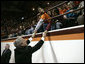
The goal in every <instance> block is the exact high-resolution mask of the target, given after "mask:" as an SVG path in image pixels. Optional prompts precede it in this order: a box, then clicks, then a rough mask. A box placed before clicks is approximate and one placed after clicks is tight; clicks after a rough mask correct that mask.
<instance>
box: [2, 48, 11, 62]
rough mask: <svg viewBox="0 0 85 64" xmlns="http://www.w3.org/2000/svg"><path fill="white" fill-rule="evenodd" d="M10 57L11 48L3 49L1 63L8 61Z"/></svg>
mask: <svg viewBox="0 0 85 64" xmlns="http://www.w3.org/2000/svg"><path fill="white" fill-rule="evenodd" d="M10 57H11V50H10V49H8V50H4V51H3V53H2V56H1V63H9V60H10Z"/></svg>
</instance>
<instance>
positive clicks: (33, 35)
mask: <svg viewBox="0 0 85 64" xmlns="http://www.w3.org/2000/svg"><path fill="white" fill-rule="evenodd" d="M36 32H37V31H34V33H33V34H32V38H34V37H35V35H36ZM46 34H47V30H45V31H44V32H43V35H42V37H44V38H45V37H46Z"/></svg>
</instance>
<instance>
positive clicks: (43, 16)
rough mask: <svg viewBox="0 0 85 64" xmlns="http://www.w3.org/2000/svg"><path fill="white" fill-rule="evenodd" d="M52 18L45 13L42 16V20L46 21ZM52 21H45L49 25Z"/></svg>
mask: <svg viewBox="0 0 85 64" xmlns="http://www.w3.org/2000/svg"><path fill="white" fill-rule="evenodd" d="M50 18H51V17H50V16H49V15H48V14H47V13H44V14H43V15H41V17H40V19H43V20H46V19H50ZM49 22H50V20H47V21H44V23H49Z"/></svg>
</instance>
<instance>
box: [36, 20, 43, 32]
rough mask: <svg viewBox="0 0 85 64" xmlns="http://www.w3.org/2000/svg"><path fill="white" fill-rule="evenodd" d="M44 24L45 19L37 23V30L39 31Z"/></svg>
mask: <svg viewBox="0 0 85 64" xmlns="http://www.w3.org/2000/svg"><path fill="white" fill-rule="evenodd" d="M42 24H43V19H40V20H39V22H38V23H37V26H36V28H35V30H36V31H37V30H38V29H39V28H40V26H41V25H42Z"/></svg>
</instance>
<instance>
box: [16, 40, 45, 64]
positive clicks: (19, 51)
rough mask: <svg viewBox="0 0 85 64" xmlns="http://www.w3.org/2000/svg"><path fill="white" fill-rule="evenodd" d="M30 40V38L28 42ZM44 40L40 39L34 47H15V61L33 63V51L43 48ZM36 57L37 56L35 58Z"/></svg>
mask: <svg viewBox="0 0 85 64" xmlns="http://www.w3.org/2000/svg"><path fill="white" fill-rule="evenodd" d="M29 42H30V41H29V40H28V43H29ZM43 43H44V41H43V40H40V41H39V42H38V43H37V44H36V45H35V46H34V47H31V46H25V47H19V48H16V49H15V63H32V53H34V52H35V51H37V50H38V49H40V48H41V46H42V45H43ZM35 59H36V58H35Z"/></svg>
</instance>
